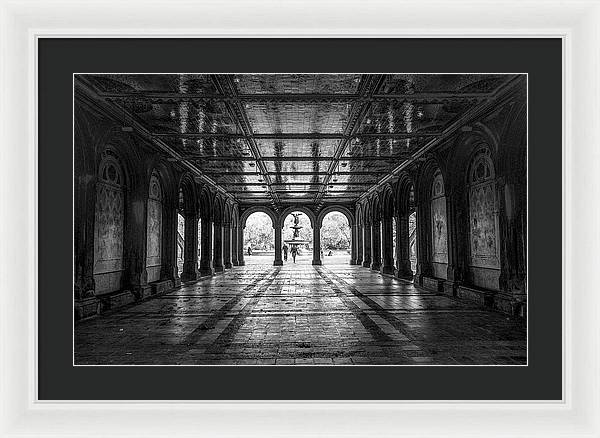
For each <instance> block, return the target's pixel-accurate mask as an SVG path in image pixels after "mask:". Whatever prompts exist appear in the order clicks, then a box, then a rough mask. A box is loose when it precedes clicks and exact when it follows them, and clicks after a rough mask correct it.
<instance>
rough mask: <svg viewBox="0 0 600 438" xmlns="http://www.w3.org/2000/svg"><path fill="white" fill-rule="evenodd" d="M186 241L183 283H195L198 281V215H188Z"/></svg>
mask: <svg viewBox="0 0 600 438" xmlns="http://www.w3.org/2000/svg"><path fill="white" fill-rule="evenodd" d="M183 219H184V221H185V230H184V233H185V237H184V239H185V241H184V244H183V245H184V246H183V272H182V273H181V281H194V280H197V279H198V274H199V273H198V215H197V214H196V213H186V214H185V216H184V217H183Z"/></svg>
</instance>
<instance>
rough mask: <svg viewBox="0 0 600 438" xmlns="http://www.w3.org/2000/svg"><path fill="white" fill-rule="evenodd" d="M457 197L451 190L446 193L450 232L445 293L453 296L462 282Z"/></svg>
mask: <svg viewBox="0 0 600 438" xmlns="http://www.w3.org/2000/svg"><path fill="white" fill-rule="evenodd" d="M456 198H457V197H456V196H454V195H453V194H452V193H451V191H450V190H448V191H447V192H446V224H447V227H448V228H447V230H448V268H447V269H446V281H445V282H444V291H445V292H446V293H447V294H449V295H453V294H455V293H456V291H457V289H458V286H459V285H460V283H461V281H462V270H461V267H460V263H459V255H458V245H459V232H458V221H459V213H458V208H457V205H456Z"/></svg>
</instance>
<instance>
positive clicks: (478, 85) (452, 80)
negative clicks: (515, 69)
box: [379, 74, 507, 94]
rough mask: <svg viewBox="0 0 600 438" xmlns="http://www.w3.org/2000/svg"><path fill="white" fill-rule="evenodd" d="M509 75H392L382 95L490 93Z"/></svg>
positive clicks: (383, 88) (386, 81)
mask: <svg viewBox="0 0 600 438" xmlns="http://www.w3.org/2000/svg"><path fill="white" fill-rule="evenodd" d="M506 78H507V75H490V74H473V75H471V74H470V75H465V74H391V75H387V76H386V79H385V82H384V83H383V84H382V86H381V88H380V90H379V92H380V93H394V94H404V93H409V94H410V93H456V92H462V93H490V92H492V91H494V90H495V89H496V88H498V87H499V86H500V85H501V84H502V83H503V82H505V81H506Z"/></svg>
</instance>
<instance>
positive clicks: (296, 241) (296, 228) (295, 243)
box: [284, 213, 309, 250]
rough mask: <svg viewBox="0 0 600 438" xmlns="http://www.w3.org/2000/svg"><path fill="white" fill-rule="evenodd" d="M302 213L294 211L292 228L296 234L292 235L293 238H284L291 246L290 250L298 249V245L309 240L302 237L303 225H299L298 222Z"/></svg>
mask: <svg viewBox="0 0 600 438" xmlns="http://www.w3.org/2000/svg"><path fill="white" fill-rule="evenodd" d="M301 214H302V213H292V216H294V225H292V226H291V227H290V228H292V229H293V230H294V234H293V235H292V238H291V239H287V240H284V242H285V243H287V244H288V245H289V246H290V250H292V248H296V249H298V246H300V245H306V244H307V243H308V242H309V241H308V240H302V239H300V230H301V229H302V228H303V227H301V226H300V225H298V223H299V222H300V220H299V219H298V218H299V217H300V215H301Z"/></svg>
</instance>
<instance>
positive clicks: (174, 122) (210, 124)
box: [118, 101, 237, 134]
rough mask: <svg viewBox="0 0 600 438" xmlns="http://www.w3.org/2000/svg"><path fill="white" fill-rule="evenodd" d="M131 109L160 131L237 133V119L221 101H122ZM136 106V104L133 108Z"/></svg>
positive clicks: (155, 131) (163, 132)
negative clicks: (134, 102)
mask: <svg viewBox="0 0 600 438" xmlns="http://www.w3.org/2000/svg"><path fill="white" fill-rule="evenodd" d="M118 105H120V106H124V107H125V109H126V110H127V111H128V112H133V113H134V114H135V115H136V116H137V117H138V118H139V119H141V120H142V121H144V122H145V123H146V125H147V126H149V127H150V129H151V130H152V132H154V133H156V134H168V133H176V134H221V133H229V134H234V133H236V132H237V130H236V125H235V122H234V121H233V119H232V118H231V117H230V116H229V114H228V113H227V109H226V107H225V105H224V104H223V103H221V102H185V101H182V102H179V103H169V102H161V103H152V104H151V105H145V106H144V105H135V104H131V103H130V102H127V101H124V102H122V101H121V102H118ZM132 106H133V108H132Z"/></svg>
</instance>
